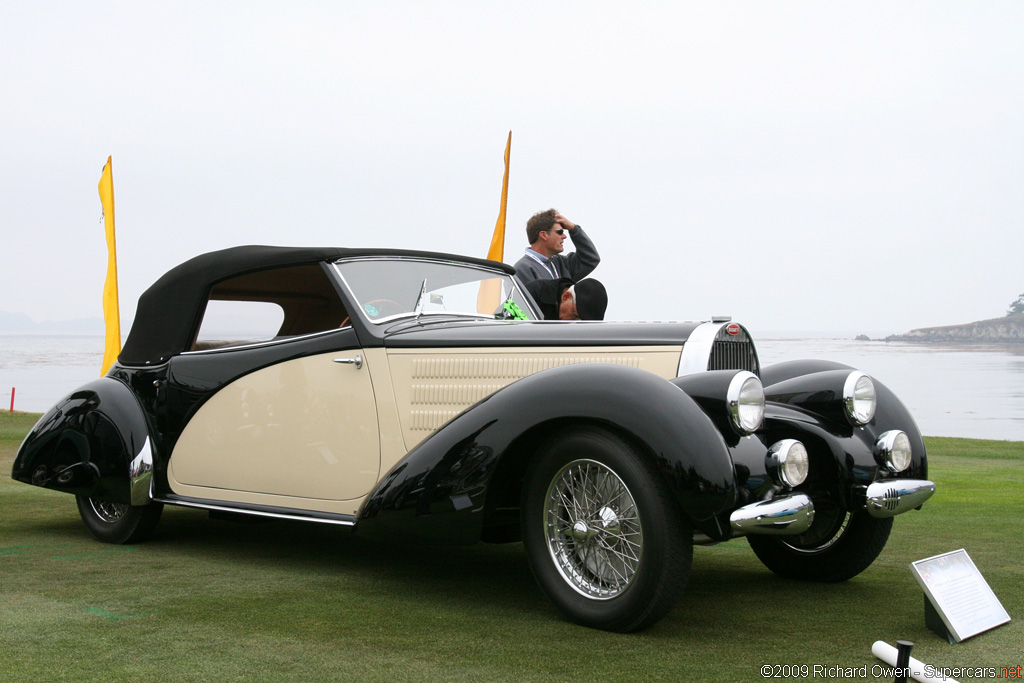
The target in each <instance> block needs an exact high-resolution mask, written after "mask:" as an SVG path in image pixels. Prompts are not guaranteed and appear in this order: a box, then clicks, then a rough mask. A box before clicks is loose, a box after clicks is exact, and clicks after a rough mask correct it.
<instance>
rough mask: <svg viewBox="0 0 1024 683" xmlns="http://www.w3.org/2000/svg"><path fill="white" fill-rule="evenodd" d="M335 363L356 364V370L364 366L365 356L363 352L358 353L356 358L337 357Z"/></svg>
mask: <svg viewBox="0 0 1024 683" xmlns="http://www.w3.org/2000/svg"><path fill="white" fill-rule="evenodd" d="M334 362H335V363H344V364H345V365H354V366H356V370H358V369H359V368H361V367H363V357H362V355H361V354H358V353H357V354H356V357H355V358H335V359H334Z"/></svg>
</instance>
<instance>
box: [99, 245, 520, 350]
mask: <svg viewBox="0 0 1024 683" xmlns="http://www.w3.org/2000/svg"><path fill="white" fill-rule="evenodd" d="M358 256H414V257H415V256H419V257H428V258H443V259H450V260H453V261H461V262H464V263H471V264H475V265H486V266H489V267H491V268H494V267H498V268H501V269H502V270H504V271H505V272H507V273H514V272H515V270H514V269H513V268H512V267H511V266H509V265H506V264H504V263H497V262H494V261H486V260H484V259H475V258H469V257H466V256H455V255H452V254H440V253H435V252H427V251H407V250H401V249H344V248H340V247H270V246H259V245H255V246H244V247H232V248H230V249H222V250H220V251H212V252H209V253H207V254H201V255H200V256H196V257H195V258H192V259H189V260H188V261H185V262H184V263H182V264H181V265H179V266H175V267H174V268H172V269H171V270H169V271H168V272H167V273H166V274H165V275H164V276H163V277H161V278H160V279H159V280H157V281H156V282H154V283H153V284H152V286H150V288H149V289H147V290H146V291H145V292H143V294H142V296H140V297H139V303H138V307H137V308H136V312H135V321H134V322H133V323H132V329H131V332H129V333H128V339H127V340H126V341H125V344H124V348H123V349H122V350H121V354H120V356H118V361H119V362H120V363H121V364H122V365H150V364H156V363H162V362H164V361H166V360H167V359H168V358H170V357H171V356H173V355H174V354H176V353H180V352H181V351H182V350H184V349H186V348H188V347H189V345H190V344H191V342H192V335H193V334H194V333H195V329H196V326H197V325H198V324H199V322H200V319H201V318H202V315H203V312H204V306H205V303H206V299H207V297H208V295H209V292H210V288H211V287H212V286H213V285H215V284H216V283H217V282H219V281H221V280H226V279H228V278H231V277H235V276H238V275H244V274H246V273H251V272H255V271H259V270H264V269H268V268H279V267H286V266H299V265H305V264H311V263H318V262H320V261H336V260H338V259H340V258H345V257H358Z"/></svg>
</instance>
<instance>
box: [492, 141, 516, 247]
mask: <svg viewBox="0 0 1024 683" xmlns="http://www.w3.org/2000/svg"><path fill="white" fill-rule="evenodd" d="M511 153H512V131H509V132H508V142H506V143H505V176H504V177H503V178H502V179H501V207H500V208H499V209H498V222H497V223H495V224H494V235H493V236H492V237H491V248H490V249H489V250H488V251H487V258H488V259H490V260H491V261H503V260H504V259H505V208H506V206H507V205H508V161H509V155H510V154H511Z"/></svg>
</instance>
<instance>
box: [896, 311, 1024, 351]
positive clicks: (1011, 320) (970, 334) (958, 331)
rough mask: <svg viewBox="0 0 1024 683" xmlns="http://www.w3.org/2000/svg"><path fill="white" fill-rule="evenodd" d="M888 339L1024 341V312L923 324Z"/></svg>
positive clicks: (958, 342) (990, 342)
mask: <svg viewBox="0 0 1024 683" xmlns="http://www.w3.org/2000/svg"><path fill="white" fill-rule="evenodd" d="M885 341H887V342H889V341H899V342H927V343H943V344H1024V313H1014V314H1011V315H1007V316H1003V317H1002V318H992V319H991V320H979V321H977V322H973V323H966V324H964V325H946V326H944V327H922V328H920V329H916V330H911V331H910V332H907V333H906V334H893V335H889V336H888V337H886V338H885Z"/></svg>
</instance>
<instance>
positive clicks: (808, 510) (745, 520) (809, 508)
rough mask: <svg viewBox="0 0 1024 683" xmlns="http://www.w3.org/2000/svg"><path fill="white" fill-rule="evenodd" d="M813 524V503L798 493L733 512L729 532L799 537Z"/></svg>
mask: <svg viewBox="0 0 1024 683" xmlns="http://www.w3.org/2000/svg"><path fill="white" fill-rule="evenodd" d="M813 521H814V503H812V502H811V499H810V498H808V497H807V496H806V495H804V494H802V493H794V494H791V495H789V496H785V497H784V498H772V499H771V500H763V501H761V502H759V503H751V504H750V505H744V506H743V507H741V508H737V509H736V510H733V512H732V514H731V515H729V524H730V525H731V526H732V530H733V531H735V532H739V533H743V534H787V535H792V534H802V533H803V532H805V531H807V528H808V527H810V526H811V522H813Z"/></svg>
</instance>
